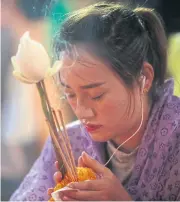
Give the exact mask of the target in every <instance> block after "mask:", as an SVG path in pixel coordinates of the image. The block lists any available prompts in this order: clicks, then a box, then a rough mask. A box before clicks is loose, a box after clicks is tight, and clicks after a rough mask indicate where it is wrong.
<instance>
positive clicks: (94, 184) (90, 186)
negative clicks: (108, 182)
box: [67, 179, 104, 191]
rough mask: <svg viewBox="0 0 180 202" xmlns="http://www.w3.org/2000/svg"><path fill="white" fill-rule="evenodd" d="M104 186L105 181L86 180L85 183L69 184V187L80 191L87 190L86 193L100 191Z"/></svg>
mask: <svg viewBox="0 0 180 202" xmlns="http://www.w3.org/2000/svg"><path fill="white" fill-rule="evenodd" d="M103 186H104V180H102V179H100V180H86V181H83V182H72V183H70V184H68V186H67V187H70V188H73V189H78V190H86V191H100V190H102V188H103Z"/></svg>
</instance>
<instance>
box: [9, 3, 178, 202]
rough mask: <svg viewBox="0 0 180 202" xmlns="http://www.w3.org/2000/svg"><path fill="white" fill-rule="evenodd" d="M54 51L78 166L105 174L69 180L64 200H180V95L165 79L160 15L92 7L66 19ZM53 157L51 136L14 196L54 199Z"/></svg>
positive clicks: (116, 6) (141, 10) (117, 7)
mask: <svg viewBox="0 0 180 202" xmlns="http://www.w3.org/2000/svg"><path fill="white" fill-rule="evenodd" d="M62 41H63V42H62ZM63 44H64V45H63ZM55 50H56V53H57V55H58V56H59V55H61V56H62V61H63V65H62V68H61V70H60V75H59V78H60V82H61V84H62V86H63V87H64V91H65V95H66V97H67V100H68V102H69V104H70V105H71V107H72V109H73V110H74V112H75V114H76V115H77V117H78V119H79V121H77V122H74V123H72V124H70V125H69V126H68V134H69V137H70V139H71V143H72V148H73V152H74V156H75V159H76V163H78V164H79V165H81V166H88V167H90V168H92V169H93V170H94V171H95V172H96V173H98V174H101V175H102V178H101V179H98V180H94V181H86V182H81V183H73V184H71V187H73V188H76V189H78V191H76V192H69V193H68V194H67V193H66V194H65V193H64V196H63V197H62V200H101V201H102V200H123V201H126V200H180V172H179V167H180V157H179V155H178V154H179V148H180V99H179V98H178V97H175V96H173V81H172V80H169V81H165V73H166V37H165V34H164V29H163V26H162V24H161V22H160V19H159V18H158V17H157V15H156V14H155V13H154V12H153V11H152V10H149V9H145V8H137V9H134V10H133V9H130V8H126V7H123V6H121V5H119V4H106V3H99V4H96V5H92V6H89V7H87V8H85V9H81V10H79V11H76V12H74V13H73V14H72V15H71V16H70V17H69V18H68V19H67V20H66V21H65V23H64V24H63V26H62V29H61V31H60V33H59V34H58V35H57V40H56V41H55ZM61 53H63V54H61ZM119 145H121V147H119ZM116 148H118V150H116ZM82 151H85V152H86V153H88V154H89V155H90V156H91V157H92V158H91V157H90V156H89V155H87V154H86V153H83V154H82ZM115 151H116V153H115V155H113V153H114V152H115ZM112 155H113V156H112ZM110 157H112V158H111V161H110V162H108V163H106V162H107V161H108V159H109V158H110ZM78 158H79V159H78ZM54 162H55V155H54V152H53V148H52V145H51V140H50V139H49V140H48V141H47V143H46V145H45V147H44V150H43V151H42V154H41V156H40V157H39V159H38V160H37V161H36V162H35V164H34V166H33V168H32V169H31V171H30V172H29V174H28V175H27V177H26V178H25V179H24V181H23V183H22V184H21V185H20V188H19V189H18V190H17V191H16V192H15V193H14V195H13V196H12V198H11V200H34V201H35V200H36V201H38V200H48V196H47V193H46V191H47V189H48V188H49V187H53V186H54V185H55V183H54V181H53V174H54V173H55V172H56V170H55V168H54V166H53V165H54ZM105 163H106V165H107V166H106V167H104V165H103V164H105ZM60 178H61V176H60V173H55V180H56V181H59V180H61V179H60ZM49 192H50V191H49Z"/></svg>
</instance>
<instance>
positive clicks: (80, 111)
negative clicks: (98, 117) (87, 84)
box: [75, 101, 95, 119]
mask: <svg viewBox="0 0 180 202" xmlns="http://www.w3.org/2000/svg"><path fill="white" fill-rule="evenodd" d="M75 113H76V115H77V117H78V118H79V119H87V118H92V117H93V116H95V114H94V112H93V110H92V108H90V107H89V106H87V105H85V104H84V103H82V102H81V101H77V105H76V109H75Z"/></svg>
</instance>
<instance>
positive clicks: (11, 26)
mask: <svg viewBox="0 0 180 202" xmlns="http://www.w3.org/2000/svg"><path fill="white" fill-rule="evenodd" d="M97 1H100V0H73V1H72V0H61V1H60V0H54V1H52V0H51V1H50V0H2V1H1V15H2V19H1V58H2V60H1V82H2V88H1V117H2V118H1V120H2V121H1V159H2V164H1V165H2V167H1V172H2V173H1V200H2V201H5V200H8V199H9V197H10V195H11V194H12V192H13V191H14V190H15V189H16V188H17V187H18V186H19V184H20V181H21V180H22V179H23V177H24V176H25V174H26V173H27V172H28V171H29V169H30V168H31V166H32V164H33V162H34V161H35V159H36V158H37V157H38V155H39V154H40V151H41V149H42V147H43V144H44V142H45V140H46V138H47V136H48V129H47V126H46V123H45V121H44V116H43V112H42V109H41V104H40V99H39V96H38V93H37V91H36V88H35V86H34V85H25V84H22V83H20V82H18V81H16V80H15V79H14V78H13V77H12V70H13V67H12V65H11V56H13V55H15V54H16V51H17V47H18V43H19V39H20V37H21V36H22V34H23V33H24V32H25V31H27V30H28V31H30V35H31V37H32V38H33V39H34V40H36V41H38V42H40V43H42V44H43V45H44V46H45V48H46V49H47V50H48V52H49V54H50V55H51V43H52V39H53V35H54V33H55V32H56V31H57V29H58V28H59V27H60V24H61V22H63V20H64V19H65V18H66V14H67V13H69V12H71V11H73V10H75V9H78V8H81V7H84V6H86V5H89V4H92V3H95V2H97ZM108 1H109V2H118V1H119V2H123V3H131V4H135V5H136V4H137V5H140V6H144V7H151V8H155V9H156V10H157V11H158V12H159V13H160V14H161V16H162V17H163V20H164V22H165V28H166V32H167V36H168V46H169V48H168V54H169V58H168V66H169V69H168V75H167V77H169V76H171V75H173V77H174V78H175V86H176V87H175V92H174V93H175V94H177V95H180V68H178V67H179V66H180V61H179V58H178V56H180V13H179V10H180V1H178V0H174V1H170V0H167V1H166V0H130V1H128V0H108ZM47 85H48V90H49V91H50V92H51V93H52V102H54V103H57V105H58V106H60V107H61V108H62V109H63V113H64V118H65V122H66V123H68V122H71V121H72V120H75V119H76V117H75V116H74V114H73V113H72V111H71V109H70V108H69V106H68V104H67V103H66V102H65V101H62V100H61V99H60V98H61V94H62V93H61V91H60V92H59V93H58V94H57V93H56V91H55V90H54V89H53V85H52V82H51V81H47Z"/></svg>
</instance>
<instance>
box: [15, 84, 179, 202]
mask: <svg viewBox="0 0 180 202" xmlns="http://www.w3.org/2000/svg"><path fill="white" fill-rule="evenodd" d="M159 97H160V99H159V100H157V101H156V102H155V103H154V106H153V109H152V112H151V117H150V119H149V121H148V125H147V128H146V131H145V134H144V136H143V139H142V142H141V145H140V146H139V149H138V153H137V158H136V162H135V165H134V169H133V171H132V175H131V177H130V179H129V180H128V182H127V183H126V184H125V188H126V189H127V191H128V192H129V194H130V195H131V197H132V198H133V199H134V200H154V201H156V200H170V201H173V200H180V98H178V97H175V96H173V81H172V80H169V81H167V82H166V84H165V86H164V89H163V90H162V91H161V92H160V94H159ZM68 134H69V136H70V140H71V144H72V148H73V151H74V156H75V159H76V162H77V159H78V157H79V156H80V154H81V152H82V151H83V150H85V151H86V152H87V153H89V154H90V155H91V156H92V157H93V158H95V159H97V160H98V161H100V162H101V163H104V162H105V160H106V159H105V144H104V143H97V142H93V141H92V140H91V139H90V136H89V135H88V133H87V131H85V129H84V128H83V127H82V125H81V124H80V123H79V122H75V123H73V124H71V125H69V126H68ZM54 162H55V155H54V151H53V148H52V145H51V140H50V138H49V139H48V141H47V143H46V144H45V146H44V149H43V151H42V153H41V155H40V157H39V158H38V160H37V161H36V162H35V164H34V166H33V167H32V169H31V170H30V172H29V174H28V175H27V176H26V177H25V179H24V181H23V182H22V184H21V185H20V187H19V188H18V190H17V191H16V192H15V193H14V194H13V196H12V197H11V200H12V201H44V200H45V201H46V200H48V196H47V189H48V188H49V187H53V186H54V182H53V174H54V172H55V168H54Z"/></svg>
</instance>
